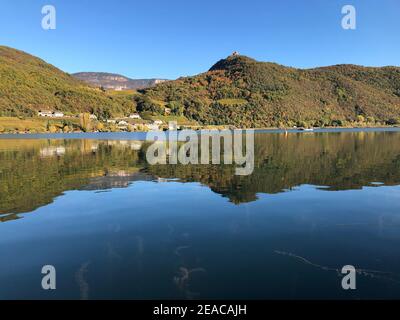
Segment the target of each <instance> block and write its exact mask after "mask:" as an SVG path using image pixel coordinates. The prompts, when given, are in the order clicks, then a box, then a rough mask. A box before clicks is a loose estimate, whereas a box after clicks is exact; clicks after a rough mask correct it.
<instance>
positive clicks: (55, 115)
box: [53, 111, 64, 118]
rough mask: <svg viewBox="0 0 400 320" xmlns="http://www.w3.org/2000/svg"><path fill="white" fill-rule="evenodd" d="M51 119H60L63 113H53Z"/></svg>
mask: <svg viewBox="0 0 400 320" xmlns="http://www.w3.org/2000/svg"><path fill="white" fill-rule="evenodd" d="M53 117H54V118H62V117H64V113H62V112H60V111H54V112H53Z"/></svg>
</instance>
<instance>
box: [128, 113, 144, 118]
mask: <svg viewBox="0 0 400 320" xmlns="http://www.w3.org/2000/svg"><path fill="white" fill-rule="evenodd" d="M129 118H131V119H142V117H141V116H140V115H139V114H138V113H133V114H131V115H130V116H129Z"/></svg>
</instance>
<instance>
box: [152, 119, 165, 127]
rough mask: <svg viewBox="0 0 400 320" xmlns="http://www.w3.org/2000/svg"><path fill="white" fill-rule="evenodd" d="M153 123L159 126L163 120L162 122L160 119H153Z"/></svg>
mask: <svg viewBox="0 0 400 320" xmlns="http://www.w3.org/2000/svg"><path fill="white" fill-rule="evenodd" d="M153 124H155V125H157V126H160V125H162V124H163V122H162V121H161V120H155V121H154V122H153Z"/></svg>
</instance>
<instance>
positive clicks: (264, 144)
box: [0, 130, 400, 299]
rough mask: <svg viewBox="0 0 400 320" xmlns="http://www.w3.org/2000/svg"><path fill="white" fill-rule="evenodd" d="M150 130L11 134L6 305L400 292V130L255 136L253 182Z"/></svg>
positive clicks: (1, 280) (1, 189) (0, 226)
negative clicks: (159, 156) (155, 141)
mask: <svg viewBox="0 0 400 320" xmlns="http://www.w3.org/2000/svg"><path fill="white" fill-rule="evenodd" d="M143 137H144V136H143V135H142V134H104V135H102V134H98V135H95V134H91V135H74V136H71V135H53V136H51V135H47V136H24V137H16V136H11V137H5V136H4V137H0V257H1V263H0V299H14V298H17V299H64V298H65V299H181V298H183V299H203V298H204V299H220V298H225V299H236V298H240V299H250V298H256V299H263V298H287V299H297V298H301V299H307V298H343V299H360V298H400V132H399V131H396V130H370V131H360V130H349V131H342V132H337V131H333V132H315V133H297V132H290V133H288V134H284V133H280V132H274V133H272V132H268V133H265V132H264V133H258V134H257V135H256V137H255V169H254V172H253V174H252V175H250V176H243V177H239V176H235V175H234V169H235V167H234V166H228V165H227V166H225V165H218V166H213V165H197V166H193V165H189V166H188V165H158V166H149V165H148V164H147V162H146V160H145V151H146V148H147V146H148V145H147V144H146V143H144V142H143V141H140V140H142V139H143ZM44 265H54V266H55V268H56V270H57V289H56V290H54V291H45V290H43V289H42V288H41V281H42V277H43V275H42V274H41V269H42V266H44ZM345 265H353V266H355V267H356V268H357V269H358V270H360V272H359V273H358V274H357V289H356V290H348V291H345V290H343V289H342V286H341V280H342V276H343V275H341V274H340V270H341V268H342V267H343V266H345Z"/></svg>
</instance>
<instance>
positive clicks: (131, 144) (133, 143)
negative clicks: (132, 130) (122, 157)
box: [106, 140, 143, 151]
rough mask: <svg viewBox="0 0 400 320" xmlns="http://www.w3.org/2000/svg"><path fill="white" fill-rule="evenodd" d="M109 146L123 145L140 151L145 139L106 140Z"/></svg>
mask: <svg viewBox="0 0 400 320" xmlns="http://www.w3.org/2000/svg"><path fill="white" fill-rule="evenodd" d="M106 144H107V145H108V146H113V147H123V148H125V149H128V148H130V149H132V150H135V151H139V150H140V149H141V148H142V146H143V141H139V140H118V141H117V140H109V141H107V142H106Z"/></svg>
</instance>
